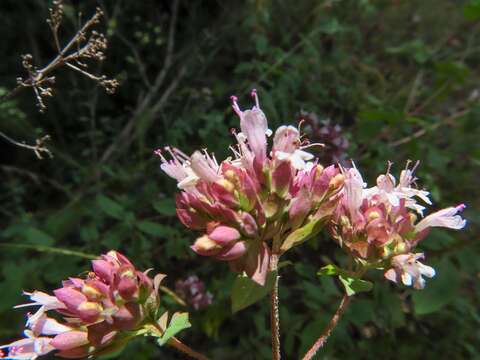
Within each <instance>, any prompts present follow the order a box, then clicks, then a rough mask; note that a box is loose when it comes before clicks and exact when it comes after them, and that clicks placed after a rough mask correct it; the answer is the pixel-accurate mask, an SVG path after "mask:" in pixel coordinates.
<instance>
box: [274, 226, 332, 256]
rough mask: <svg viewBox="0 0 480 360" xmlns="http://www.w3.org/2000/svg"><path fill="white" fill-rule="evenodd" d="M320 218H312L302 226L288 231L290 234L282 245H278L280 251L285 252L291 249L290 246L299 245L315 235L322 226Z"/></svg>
mask: <svg viewBox="0 0 480 360" xmlns="http://www.w3.org/2000/svg"><path fill="white" fill-rule="evenodd" d="M321 220H322V218H320V219H317V220H313V221H311V222H309V223H307V224H306V225H304V226H302V227H301V228H299V229H297V230H295V231H293V232H292V233H290V235H288V236H287V238H286V239H285V241H284V242H283V244H282V246H281V247H280V250H281V251H282V252H285V251H287V250H289V249H291V248H292V247H294V246H296V245H299V244H301V243H303V242H305V241H307V240H308V239H310V238H311V237H313V236H315V235H317V234H318V233H319V232H320V230H321V229H322V226H323V221H321Z"/></svg>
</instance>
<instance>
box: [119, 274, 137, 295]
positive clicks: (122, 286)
mask: <svg viewBox="0 0 480 360" xmlns="http://www.w3.org/2000/svg"><path fill="white" fill-rule="evenodd" d="M120 276H121V277H120V281H119V282H118V286H117V289H118V293H119V294H120V296H121V297H122V298H123V299H124V300H126V301H132V300H134V299H136V298H137V297H138V290H139V289H138V284H137V281H136V274H135V273H134V272H132V271H131V272H129V273H127V274H122V275H120Z"/></svg>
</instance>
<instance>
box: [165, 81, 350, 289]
mask: <svg viewBox="0 0 480 360" xmlns="http://www.w3.org/2000/svg"><path fill="white" fill-rule="evenodd" d="M252 96H253V98H254V99H255V102H256V104H255V105H254V106H253V107H252V108H251V109H249V110H245V111H242V110H240V108H239V106H238V104H237V99H236V97H232V102H233V109H234V111H235V112H236V114H237V115H238V117H239V118H240V129H241V132H240V133H235V132H234V136H235V138H236V140H237V144H236V145H235V146H232V147H231V150H232V152H233V155H234V156H233V157H230V158H227V159H225V160H223V161H222V162H221V163H218V162H217V160H216V159H215V156H214V155H213V154H212V155H211V154H208V153H207V152H206V151H203V152H201V151H196V152H194V153H193V154H192V155H191V156H187V155H186V154H184V153H183V152H181V151H180V150H178V149H175V148H169V147H167V148H166V149H165V150H166V152H168V153H169V154H170V156H171V159H170V160H167V158H165V157H164V151H162V150H157V152H156V153H157V154H158V155H159V156H160V157H161V159H162V165H161V168H162V170H163V171H164V172H165V173H166V174H168V175H169V176H171V177H172V178H174V179H175V180H177V182H178V188H179V189H180V190H181V191H180V193H179V194H178V195H177V214H178V217H179V218H180V220H181V221H182V223H183V224H184V225H185V226H187V227H188V228H190V229H195V230H199V231H201V232H202V233H203V235H202V236H200V237H199V238H198V239H197V240H196V241H195V243H194V244H193V246H192V249H193V250H194V251H195V252H196V253H198V254H200V255H203V256H211V257H214V258H216V259H218V260H222V261H227V262H229V264H230V266H231V268H232V269H233V270H234V271H245V272H246V274H247V275H248V276H249V277H250V278H252V279H253V280H254V281H256V282H258V283H259V284H264V283H265V278H266V274H267V272H268V268H269V262H270V257H271V254H272V252H273V253H277V254H280V253H282V252H284V251H286V250H288V248H289V247H290V245H287V244H284V243H282V242H283V240H284V239H285V237H286V234H289V233H292V232H294V231H296V230H298V229H301V228H302V227H304V226H308V224H310V223H312V222H316V223H319V222H320V221H323V222H325V221H326V219H327V218H328V217H329V216H330V215H331V213H332V212H333V210H334V207H335V203H336V201H335V198H336V196H337V194H338V192H339V191H340V189H341V188H342V185H343V175H341V174H340V172H339V169H338V168H337V167H335V166H333V165H332V166H329V167H327V168H324V167H323V166H322V165H320V164H319V163H318V161H317V160H316V159H315V158H314V156H313V155H312V154H311V153H309V152H307V151H306V150H307V149H308V148H310V147H312V146H321V144H308V143H307V142H306V140H305V139H302V136H301V134H300V131H299V129H297V128H294V127H292V126H281V127H280V128H278V129H277V130H276V132H275V134H274V136H273V145H272V148H271V151H268V141H267V139H268V137H269V136H270V135H271V134H272V131H271V130H269V129H268V125H267V119H266V117H265V115H264V113H263V112H262V110H261V109H260V106H259V101H258V97H257V94H256V91H255V90H253V91H252ZM315 230H316V231H317V232H318V231H319V227H316V228H315ZM313 235H314V233H313V232H312V231H310V232H307V231H305V235H304V236H303V237H301V236H300V238H297V239H296V241H295V243H299V242H301V241H304V240H306V239H307V237H309V236H310V237H311V236H313Z"/></svg>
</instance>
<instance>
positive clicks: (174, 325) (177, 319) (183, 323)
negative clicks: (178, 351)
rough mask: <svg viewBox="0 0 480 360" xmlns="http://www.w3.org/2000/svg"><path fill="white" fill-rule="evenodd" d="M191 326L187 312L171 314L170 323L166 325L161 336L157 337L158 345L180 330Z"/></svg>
mask: <svg viewBox="0 0 480 360" xmlns="http://www.w3.org/2000/svg"><path fill="white" fill-rule="evenodd" d="M191 326H192V325H191V324H190V321H189V320H188V313H187V312H182V313H181V312H176V313H175V314H173V316H172V319H171V320H170V324H168V327H167V328H166V329H165V332H164V333H163V335H162V337H161V338H160V339H158V344H159V345H160V346H162V345H164V344H165V343H166V342H167V341H168V340H170V339H171V338H172V337H173V336H175V335H176V334H178V333H179V332H180V331H182V330H184V329H188V328H189V327H191Z"/></svg>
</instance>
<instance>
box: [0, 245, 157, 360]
mask: <svg viewBox="0 0 480 360" xmlns="http://www.w3.org/2000/svg"><path fill="white" fill-rule="evenodd" d="M92 266H93V271H92V272H89V273H88V275H87V276H86V278H69V279H68V280H65V281H63V284H62V287H61V288H59V289H57V290H55V291H54V292H53V293H54V295H49V294H46V293H43V292H40V291H34V292H32V293H26V295H29V296H30V300H31V301H32V302H31V303H29V304H24V305H19V306H17V307H26V306H39V308H38V310H37V311H36V312H35V313H34V314H28V320H27V324H26V327H27V330H25V336H26V337H25V338H24V339H21V340H18V341H15V342H13V343H11V344H8V345H4V346H1V347H0V349H7V351H8V354H7V355H5V356H4V358H8V359H36V358H37V357H38V356H41V355H45V354H47V353H50V352H52V351H57V352H56V355H57V356H60V357H63V358H85V357H87V356H91V355H100V354H105V353H108V352H111V351H115V350H116V349H118V348H120V347H121V346H123V345H124V344H125V343H126V342H127V341H128V340H129V336H128V335H126V334H127V332H128V331H132V330H136V329H138V328H139V327H140V326H141V324H142V322H144V320H145V319H146V318H147V317H148V316H150V312H151V311H152V309H154V310H156V309H157V308H158V304H159V297H158V292H157V287H158V284H159V281H160V280H161V278H162V277H163V275H160V274H159V275H157V277H156V278H155V280H152V279H150V278H149V277H148V276H147V273H146V272H140V271H138V270H136V269H135V267H134V266H133V264H132V263H131V262H130V261H129V260H128V259H127V258H126V257H125V256H123V255H122V254H120V253H118V252H116V251H110V252H109V253H108V254H106V255H102V257H101V258H100V259H98V260H93V261H92ZM154 283H155V285H154ZM50 312H54V313H56V315H55V317H50ZM57 319H61V321H58V320H57ZM0 358H2V357H1V356H0Z"/></svg>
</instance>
